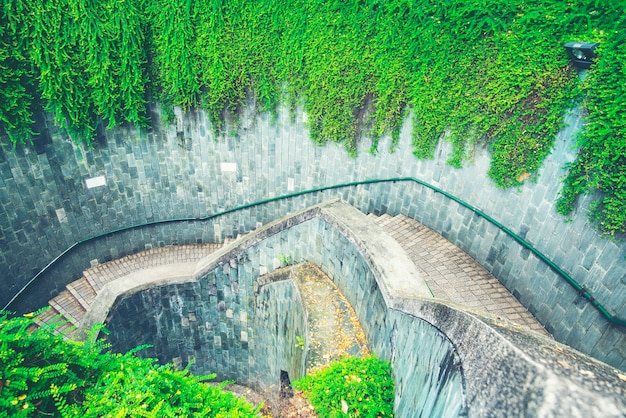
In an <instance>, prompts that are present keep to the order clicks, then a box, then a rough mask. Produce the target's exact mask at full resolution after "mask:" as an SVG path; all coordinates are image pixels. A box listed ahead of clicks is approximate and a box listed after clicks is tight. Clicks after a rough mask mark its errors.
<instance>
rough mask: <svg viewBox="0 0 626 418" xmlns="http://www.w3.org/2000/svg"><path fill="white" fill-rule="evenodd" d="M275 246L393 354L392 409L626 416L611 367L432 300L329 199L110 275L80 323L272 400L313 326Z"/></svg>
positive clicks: (393, 249)
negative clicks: (322, 283)
mask: <svg viewBox="0 0 626 418" xmlns="http://www.w3.org/2000/svg"><path fill="white" fill-rule="evenodd" d="M281 254H289V255H291V256H292V257H293V259H294V260H301V259H303V260H308V261H311V262H313V263H315V264H317V265H318V266H320V267H321V268H322V270H324V272H325V273H326V274H328V276H329V277H330V278H331V279H332V280H333V282H334V283H335V284H336V285H337V287H338V288H339V289H340V290H341V291H342V293H343V294H344V295H345V297H346V298H347V299H348V300H349V302H350V304H351V305H352V307H353V308H354V310H355V313H356V315H357V316H358V318H359V321H360V323H361V324H362V326H363V331H364V332H365V335H366V337H367V341H368V346H369V348H370V349H371V350H372V351H373V352H374V353H376V354H377V355H378V356H380V357H381V358H383V359H386V360H390V361H391V364H392V375H393V378H394V381H395V382H396V391H395V406H394V411H395V414H396V416H398V417H411V418H412V417H416V416H429V417H430V416H445V417H452V416H471V417H473V416H505V415H506V416H561V415H563V414H566V411H576V412H577V413H578V414H579V415H581V416H616V417H617V416H622V415H623V413H624V411H626V406H625V405H624V402H623V399H624V396H623V395H624V390H625V388H626V384H625V383H624V382H623V381H622V380H621V377H620V376H619V375H618V373H616V371H615V370H614V369H613V368H611V367H609V366H606V365H605V364H602V363H598V362H595V361H593V360H592V359H590V358H589V357H587V356H584V355H581V354H580V353H578V352H575V351H574V350H571V349H570V348H569V347H566V346H563V345H560V344H558V343H556V342H554V340H552V339H550V338H548V337H546V336H543V335H538V334H535V333H532V332H523V331H520V330H519V329H518V328H519V327H517V326H515V325H512V324H510V323H508V322H506V321H502V320H501V319H500V318H497V317H492V318H490V317H484V316H481V315H477V314H468V313H467V312H465V311H463V310H461V309H459V308H458V307H454V306H451V305H449V304H447V303H445V302H442V301H437V300H435V299H433V298H432V297H431V296H430V294H429V291H428V288H427V286H426V285H425V283H424V281H423V279H422V278H421V276H420V273H419V271H418V270H417V269H416V266H415V265H414V264H413V263H412V262H411V261H410V259H408V257H407V255H406V253H405V252H404V251H403V250H402V248H401V247H400V245H399V244H398V243H397V242H396V241H394V240H393V239H392V238H391V237H389V236H388V235H387V234H385V232H384V231H383V230H382V229H381V228H380V227H379V226H377V225H376V224H375V223H374V222H373V221H372V220H371V219H368V218H367V217H366V216H365V215H364V214H362V213H361V212H359V211H358V210H357V209H355V208H353V207H351V206H349V205H347V204H345V203H344V202H340V201H336V200H335V201H331V202H326V203H323V204H321V205H317V206H314V207H311V208H308V209H306V210H304V211H300V212H298V213H296V214H293V215H290V216H288V217H285V218H282V219H280V220H278V221H275V222H272V223H270V224H269V225H267V226H264V227H263V228H261V229H260V230H258V231H255V232H253V233H252V234H250V235H247V236H246V237H244V238H242V239H241V240H237V241H235V242H233V243H232V244H230V245H229V246H227V247H224V248H223V249H221V250H219V251H217V252H215V253H213V254H211V255H208V256H207V257H205V258H204V259H202V260H200V261H198V262H197V263H195V265H194V266H193V268H192V269H189V268H188V267H182V266H180V265H176V264H175V265H172V266H170V268H169V269H161V270H156V269H152V270H150V269H148V270H146V271H145V272H144V273H143V274H141V275H140V276H141V277H137V274H138V272H134V273H131V274H129V275H128V276H126V277H123V278H119V279H117V280H114V281H111V282H109V283H107V284H106V285H105V286H104V288H103V289H102V290H101V291H100V293H99V294H98V296H97V298H96V301H94V303H93V304H92V305H91V308H90V310H89V312H88V314H87V316H86V317H85V320H84V321H83V322H81V325H80V327H81V328H90V326H89V325H90V323H93V322H94V321H95V322H97V321H98V320H99V319H98V318H106V321H105V322H106V325H107V326H108V327H109V329H110V330H111V334H110V335H109V340H110V341H111V342H112V344H113V348H114V349H118V350H120V349H121V350H127V349H129V348H131V347H134V346H136V345H139V344H143V343H150V344H154V347H153V348H152V349H151V350H152V352H151V353H147V354H152V355H157V356H158V357H159V358H160V359H161V360H162V361H172V362H174V363H175V364H179V365H180V366H184V365H186V364H187V363H188V361H189V360H190V359H191V358H195V360H196V362H195V363H194V365H193V366H192V370H193V371H195V372H198V373H203V374H204V373H210V372H217V374H218V378H221V379H225V378H227V379H236V380H237V381H238V382H240V383H244V384H246V385H249V386H253V387H255V388H257V389H258V390H262V391H264V392H265V391H267V392H269V393H270V394H272V393H273V394H274V395H275V394H276V392H277V389H278V387H279V376H280V374H281V370H285V371H288V372H289V374H290V375H291V376H293V377H299V376H300V375H301V374H302V372H303V369H302V366H303V362H304V358H303V356H304V355H306V354H304V353H303V352H302V351H301V350H300V349H298V348H296V347H295V344H294V342H295V341H296V339H297V338H296V336H298V335H308V334H309V331H310V330H307V329H306V328H307V325H306V323H307V322H308V321H307V320H306V319H305V318H304V317H305V316H306V314H305V313H304V312H305V311H306V310H308V308H307V306H306V302H305V301H304V300H302V299H301V298H300V297H299V294H298V292H297V290H296V288H297V287H298V285H297V284H295V283H294V280H293V278H292V277H290V273H289V272H288V270H289V269H277V268H278V267H279V266H280V262H279V261H278V257H280V255H281ZM337 254H341V256H340V257H339V258H338V257H337V256H336V255H337ZM275 269H276V270H275ZM268 271H269V272H271V273H270V274H263V273H264V272H268ZM261 274H263V275H261ZM309 303H310V302H309ZM309 312H310V311H309ZM79 331H80V329H79V330H78V332H79ZM79 334H81V335H83V336H84V335H85V334H84V333H81V332H79ZM270 396H271V395H270Z"/></svg>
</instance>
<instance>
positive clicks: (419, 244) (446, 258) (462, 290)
mask: <svg viewBox="0 0 626 418" xmlns="http://www.w3.org/2000/svg"><path fill="white" fill-rule="evenodd" d="M368 217H370V218H372V219H373V220H374V222H376V223H377V224H378V225H380V226H381V227H382V228H383V230H384V231H385V232H386V233H387V234H389V235H390V236H391V237H393V238H394V239H395V240H396V241H397V242H398V243H399V244H400V245H401V246H402V248H403V249H404V250H405V251H406V253H407V254H408V256H409V258H410V259H411V261H413V263H414V264H415V266H416V267H417V269H418V271H419V272H420V273H421V274H422V277H423V278H424V280H426V283H427V284H428V287H429V288H430V290H431V292H432V293H433V296H434V297H436V298H438V299H444V300H446V301H449V302H453V303H455V304H457V305H462V306H463V307H465V308H466V309H468V310H470V311H476V312H480V313H487V314H489V315H490V316H492V317H496V318H504V319H506V320H508V321H510V322H513V323H515V324H518V325H519V326H520V328H523V329H529V330H532V331H535V332H538V333H541V334H544V335H549V333H548V332H547V331H546V330H545V328H544V327H543V326H542V325H541V323H539V321H537V319H536V318H535V317H534V316H533V315H532V314H531V313H530V312H528V310H527V309H526V308H525V307H524V305H522V304H521V303H520V302H519V300H517V298H515V296H513V295H512V294H511V293H510V292H509V291H508V290H507V289H506V288H505V287H504V286H503V285H502V284H501V283H500V282H499V281H498V279H497V278H496V277H494V276H493V275H492V274H491V273H489V272H488V271H487V270H485V269H484V268H483V267H482V266H481V265H480V264H478V263H477V262H476V261H475V260H474V259H473V258H472V257H470V256H469V255H467V254H466V253H465V252H463V250H461V249H460V248H458V247H457V246H455V245H454V244H452V243H451V242H449V241H448V240H446V239H445V238H444V237H442V236H441V235H439V234H438V233H436V232H435V231H433V230H432V229H430V228H428V227H426V226H424V225H422V224H421V223H419V222H417V221H415V220H413V219H411V218H409V217H407V216H405V215H397V216H394V217H392V216H390V215H388V214H383V215H381V216H375V215H373V214H370V215H368Z"/></svg>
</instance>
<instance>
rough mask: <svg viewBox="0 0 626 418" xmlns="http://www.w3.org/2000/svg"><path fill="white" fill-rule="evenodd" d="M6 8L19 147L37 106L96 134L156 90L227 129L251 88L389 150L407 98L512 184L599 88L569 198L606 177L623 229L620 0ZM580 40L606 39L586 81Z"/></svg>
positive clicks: (427, 134) (20, 0)
mask: <svg viewBox="0 0 626 418" xmlns="http://www.w3.org/2000/svg"><path fill="white" fill-rule="evenodd" d="M0 13H1V14H0V23H2V27H1V29H0V46H1V47H2V48H0V69H1V70H2V72H0V87H1V88H0V100H2V102H0V104H1V107H0V126H1V128H2V130H4V131H5V132H6V133H8V138H9V140H10V141H11V142H12V143H14V144H15V143H18V142H29V141H30V135H29V133H30V131H29V130H30V127H31V123H32V114H33V111H36V108H37V107H38V106H40V105H39V103H43V105H45V108H46V109H47V110H49V111H52V112H54V113H55V115H56V121H57V123H58V124H59V125H60V126H62V127H65V128H66V129H68V130H69V131H70V132H71V133H72V135H73V137H74V138H75V139H77V140H82V141H85V142H86V143H89V142H90V140H91V138H92V137H93V135H94V132H95V130H96V128H97V126H98V125H99V124H100V123H105V124H106V125H107V126H108V127H112V126H115V125H116V124H118V123H120V122H122V121H129V122H133V123H144V122H145V116H146V108H145V103H146V101H147V100H152V101H159V102H161V103H167V104H168V105H169V104H171V105H175V106H181V107H183V108H184V109H188V108H190V107H195V106H201V107H203V108H205V109H206V110H207V112H208V114H209V118H210V120H211V122H212V124H213V126H214V127H215V129H216V131H219V130H221V129H223V128H224V124H225V122H226V121H229V120H232V121H233V122H234V123H236V122H237V121H236V117H237V113H238V110H240V109H241V107H242V106H243V104H244V103H245V100H246V99H247V98H249V97H254V98H255V100H257V101H258V103H259V106H258V108H259V109H261V110H263V111H270V112H273V113H274V114H275V112H276V109H277V106H278V105H279V103H284V104H286V105H287V106H288V107H289V108H290V110H291V111H292V112H293V111H295V109H297V108H301V109H303V110H304V111H305V112H306V114H307V116H308V125H309V129H310V136H311V139H312V140H313V141H314V142H315V143H316V144H320V145H323V144H326V143H328V142H335V143H339V144H343V146H344V147H345V149H346V150H347V152H348V154H349V155H351V156H354V155H356V152H357V148H358V141H359V140H360V139H361V138H363V137H369V138H371V141H372V142H371V144H370V152H372V153H376V152H378V143H379V142H378V141H379V138H381V137H382V136H384V135H390V136H391V138H392V144H391V147H392V150H393V149H394V148H395V146H396V145H397V141H398V139H399V133H400V127H401V126H402V123H403V121H404V120H405V119H406V116H407V114H408V113H409V112H410V113H411V114H412V127H413V129H412V145H413V153H414V154H415V156H416V157H418V158H432V157H433V156H434V151H435V149H436V146H437V144H438V143H439V141H441V140H442V139H443V140H446V141H450V142H451V144H452V154H451V156H450V158H449V161H448V163H449V164H450V165H452V166H454V167H461V166H462V165H463V164H465V162H466V161H468V160H471V159H472V156H473V153H474V150H475V149H476V148H477V147H487V148H488V149H489V150H491V153H492V161H491V167H490V169H489V172H488V175H489V177H490V178H491V179H492V180H493V181H494V183H495V184H496V185H497V186H499V187H502V188H506V187H511V186H518V185H520V184H521V183H523V182H524V181H525V180H526V179H528V178H529V177H530V178H533V177H535V176H536V175H537V173H538V171H539V168H540V167H541V164H542V162H543V161H544V159H545V157H546V156H547V155H548V154H549V153H550V152H551V149H552V147H553V142H554V139H555V136H556V134H557V132H558V131H559V129H561V128H562V123H563V122H562V121H563V113H564V112H565V111H566V109H568V108H569V107H571V106H572V104H573V102H574V100H575V99H576V98H583V97H586V99H585V100H583V105H584V107H585V109H586V110H588V115H587V120H588V122H589V123H588V125H587V128H586V130H585V133H584V134H583V137H582V138H581V142H580V144H581V152H580V155H579V160H577V162H576V163H574V164H573V165H572V166H571V170H572V171H571V173H570V175H569V176H568V179H567V180H566V184H565V187H564V189H563V192H562V199H560V200H559V211H560V212H561V213H569V211H571V209H572V208H573V207H574V204H575V201H576V197H577V196H579V195H580V194H581V193H588V192H590V191H596V190H598V191H600V192H601V193H602V196H601V197H599V200H598V203H597V204H596V205H595V206H594V208H593V211H594V215H593V216H594V218H595V219H597V220H598V223H599V225H600V228H601V229H602V230H603V231H604V232H606V233H614V232H617V231H623V230H624V228H625V224H624V220H623V218H619V216H618V215H617V214H618V213H620V212H621V213H625V212H626V211H624V209H626V208H625V206H626V203H624V200H625V199H624V198H623V195H622V194H620V193H623V192H621V191H620V190H623V189H624V187H626V186H624V180H623V179H622V177H621V174H620V173H621V172H620V169H619V168H615V166H614V165H615V164H617V163H618V162H620V161H622V160H620V158H623V155H624V154H623V151H622V149H623V148H622V147H621V144H622V143H623V124H622V122H621V120H622V115H623V114H624V103H623V100H622V96H623V95H616V99H615V100H611V98H610V95H611V93H612V92H615V93H618V92H622V90H623V88H624V86H623V84H624V83H623V82H622V79H621V78H620V77H619V75H623V62H624V55H625V53H624V49H623V47H622V45H623V43H624V39H623V30H622V28H623V25H624V15H625V14H626V10H625V7H624V4H623V2H617V1H609V0H598V1H594V2H589V1H586V0H567V1H562V0H472V1H459V0H438V1H430V0H417V1H406V0H330V1H321V0H258V1H250V0H229V1H226V0H193V1H192V0H155V1H150V2H148V1H146V0H119V1H118V0H105V1H96V0H55V1H49V0H32V1H25V0H6V1H5V2H4V5H3V8H2V10H1V11H0ZM571 40H585V41H599V42H600V44H601V46H600V49H599V50H598V52H599V53H600V56H599V57H598V59H597V64H596V65H595V66H594V67H592V69H591V70H590V71H589V76H588V77H587V79H586V80H585V81H584V85H582V86H581V84H580V81H579V78H578V76H577V74H576V72H575V71H573V69H572V67H571V66H570V65H569V63H568V60H567V57H566V54H565V51H564V49H563V47H562V45H563V44H564V43H565V42H567V41H571ZM593 144H598V145H593ZM600 144H616V145H615V146H614V145H612V146H611V147H610V148H611V151H610V152H612V153H614V154H615V153H617V154H615V155H613V154H611V155H610V156H609V155H608V154H607V155H605V154H606V152H609V151H603V150H602V149H601V146H600ZM592 166H593V167H592ZM622 166H623V165H622ZM587 185H588V186H589V187H587Z"/></svg>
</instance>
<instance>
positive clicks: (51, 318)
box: [34, 307, 73, 334]
mask: <svg viewBox="0 0 626 418" xmlns="http://www.w3.org/2000/svg"><path fill="white" fill-rule="evenodd" d="M34 322H35V324H36V326H39V327H42V326H44V325H48V326H50V325H53V324H56V323H59V322H63V323H62V324H60V325H58V326H56V327H55V328H54V332H55V334H60V333H67V332H69V331H70V330H71V329H72V328H73V325H72V323H71V322H70V321H69V320H67V318H65V317H63V315H62V314H60V313H59V311H57V310H56V309H55V308H53V307H49V308H48V309H47V310H45V311H44V312H42V313H40V314H39V315H37V316H36V317H35V318H34Z"/></svg>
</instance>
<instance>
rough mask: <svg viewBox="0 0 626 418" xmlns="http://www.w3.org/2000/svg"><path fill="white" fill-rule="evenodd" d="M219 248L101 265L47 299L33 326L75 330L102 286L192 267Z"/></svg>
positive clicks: (159, 252)
mask: <svg viewBox="0 0 626 418" xmlns="http://www.w3.org/2000/svg"><path fill="white" fill-rule="evenodd" d="M222 246H223V244H214V243H211V244H192V245H174V246H168V247H159V248H153V249H150V250H147V251H142V252H140V253H137V254H132V255H129V256H126V257H122V258H119V259H117V260H113V261H110V262H108V263H104V264H98V265H96V266H94V267H91V268H89V269H87V270H85V271H84V272H83V277H81V278H80V279H78V280H75V281H73V282H72V283H70V284H68V285H67V286H66V287H65V288H66V290H64V291H63V292H61V293H60V294H59V295H58V296H56V297H54V298H53V299H51V300H50V301H49V302H48V303H49V305H50V307H51V308H50V309H48V310H46V311H45V312H43V313H41V314H40V315H39V316H38V317H37V323H39V324H43V323H46V322H50V321H55V322H56V321H59V320H60V321H62V322H65V323H63V324H62V325H60V326H58V327H57V328H56V329H55V331H56V332H66V331H68V330H70V329H71V328H72V327H73V326H78V324H80V322H81V320H82V319H83V317H84V316H85V314H86V313H87V310H88V309H89V307H90V306H91V304H92V303H93V301H94V300H95V298H96V296H97V294H98V292H100V290H101V289H102V288H103V287H104V285H105V284H107V283H109V282H111V281H113V280H116V279H118V278H120V277H122V276H125V275H127V274H129V273H132V272H135V271H139V270H142V269H145V268H149V267H156V266H163V265H168V264H174V263H185V262H188V263H195V262H197V261H198V260H200V259H201V258H203V257H206V256H207V255H209V254H211V253H212V252H214V251H216V250H218V249H219V248H222Z"/></svg>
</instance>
